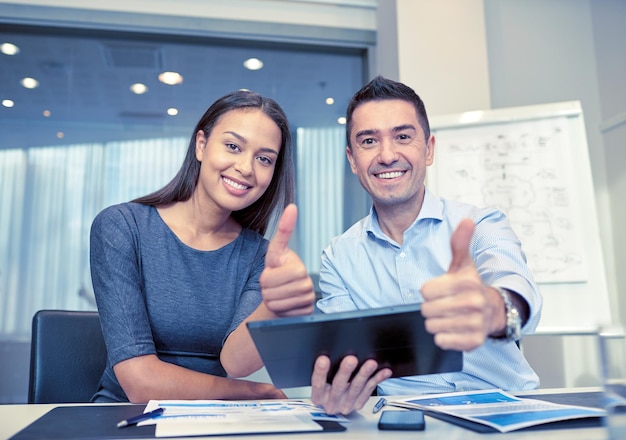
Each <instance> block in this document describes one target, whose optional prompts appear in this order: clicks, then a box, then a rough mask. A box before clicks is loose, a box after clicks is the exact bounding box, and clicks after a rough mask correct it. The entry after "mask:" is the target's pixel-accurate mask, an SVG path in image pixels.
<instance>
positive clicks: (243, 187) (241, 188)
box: [222, 177, 250, 190]
mask: <svg viewBox="0 0 626 440" xmlns="http://www.w3.org/2000/svg"><path fill="white" fill-rule="evenodd" d="M222 179H224V182H226V184H228V185H230V186H232V187H233V188H235V189H240V190H244V189H248V188H250V187H249V186H247V185H242V184H241V183H237V182H235V181H234V180H230V179H229V178H228V177H222Z"/></svg>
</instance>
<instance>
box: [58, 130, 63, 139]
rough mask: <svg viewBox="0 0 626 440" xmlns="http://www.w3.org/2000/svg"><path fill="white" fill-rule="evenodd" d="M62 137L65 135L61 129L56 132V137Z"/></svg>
mask: <svg viewBox="0 0 626 440" xmlns="http://www.w3.org/2000/svg"><path fill="white" fill-rule="evenodd" d="M64 137H65V133H63V132H62V131H59V132H57V138H59V139H63V138H64Z"/></svg>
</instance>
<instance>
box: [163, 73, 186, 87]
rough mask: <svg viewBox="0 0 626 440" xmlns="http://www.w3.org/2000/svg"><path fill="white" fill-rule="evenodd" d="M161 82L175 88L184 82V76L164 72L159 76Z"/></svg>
mask: <svg viewBox="0 0 626 440" xmlns="http://www.w3.org/2000/svg"><path fill="white" fill-rule="evenodd" d="M159 81H161V82H162V83H163V84H167V85H170V86H174V85H176V84H180V83H182V82H183V76H182V75H181V74H180V73H178V72H163V73H161V74H160V75H159Z"/></svg>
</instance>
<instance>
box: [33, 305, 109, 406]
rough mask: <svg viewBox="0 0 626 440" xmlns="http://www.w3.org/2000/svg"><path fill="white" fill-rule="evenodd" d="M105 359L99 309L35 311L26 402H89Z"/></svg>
mask: <svg viewBox="0 0 626 440" xmlns="http://www.w3.org/2000/svg"><path fill="white" fill-rule="evenodd" d="M106 361H107V355H106V347H105V345H104V339H103V337H102V330H101V328H100V318H99V316H98V312H80V311H69V310H40V311H38V312H37V313H35V316H33V333H32V338H31V348H30V380H29V386H28V403H84V402H89V400H90V399H91V397H92V396H93V394H94V393H95V392H96V390H97V388H98V383H99V381H100V378H101V376H102V373H103V371H104V368H105V367H106Z"/></svg>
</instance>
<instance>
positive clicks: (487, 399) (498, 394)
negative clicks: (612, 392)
mask: <svg viewBox="0 0 626 440" xmlns="http://www.w3.org/2000/svg"><path fill="white" fill-rule="evenodd" d="M388 404H389V405H392V406H399V407H403V408H409V409H421V410H423V411H426V413H427V414H429V415H432V416H433V417H435V418H442V419H444V420H447V421H449V422H451V423H456V424H459V425H462V426H465V427H467V428H470V429H474V430H479V431H485V430H484V429H479V427H487V429H490V430H493V431H499V432H510V431H515V430H518V429H523V428H530V427H537V426H540V425H543V424H547V423H553V422H562V421H568V420H577V419H587V418H601V417H603V416H605V415H606V412H605V411H604V410H603V409H598V408H590V407H584V406H575V405H563V404H557V403H551V402H546V401H543V400H539V399H528V398H519V397H516V396H513V395H511V394H509V393H506V392H504V391H502V390H500V389H492V390H481V391H469V392H455V393H443V394H426V395H422V396H417V397H415V396H414V397H408V398H405V399H398V400H394V401H390V402H388ZM444 416H447V417H444Z"/></svg>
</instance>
